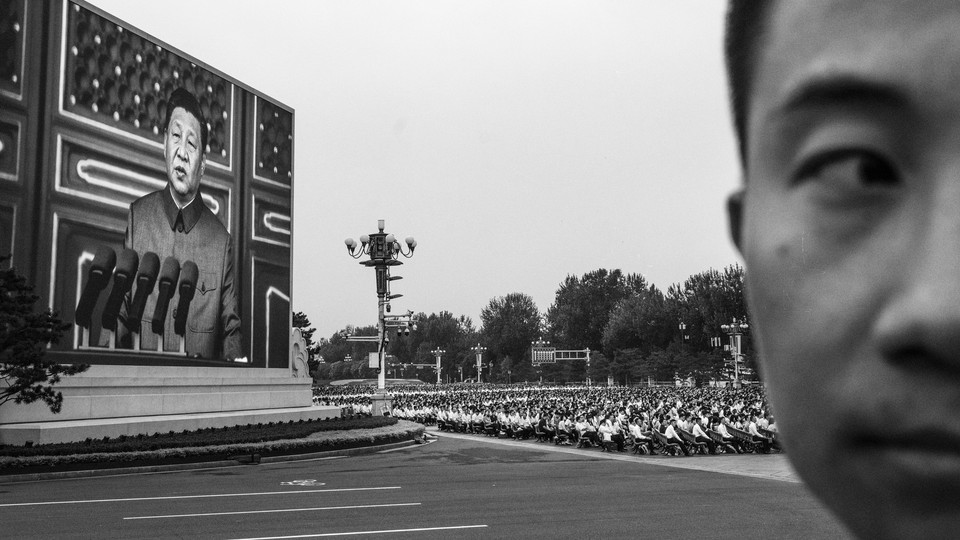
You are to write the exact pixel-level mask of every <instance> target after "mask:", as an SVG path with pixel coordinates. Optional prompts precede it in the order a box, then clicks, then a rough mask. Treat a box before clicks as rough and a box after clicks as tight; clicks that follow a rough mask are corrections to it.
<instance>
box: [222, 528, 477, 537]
mask: <svg viewBox="0 0 960 540" xmlns="http://www.w3.org/2000/svg"><path fill="white" fill-rule="evenodd" d="M486 527H487V526H486V525H453V526H450V527H421V528H418V529H385V530H382V531H350V532H336V533H318V534H298V535H295V536H260V537H257V538H238V539H236V540H287V539H290V538H323V537H325V536H353V535H357V534H390V533H408V532H427V531H453V530H457V529H485V528H486Z"/></svg>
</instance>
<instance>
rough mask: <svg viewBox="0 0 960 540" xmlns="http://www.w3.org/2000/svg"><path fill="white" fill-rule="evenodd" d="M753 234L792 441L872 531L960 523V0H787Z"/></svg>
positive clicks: (748, 194)
mask: <svg viewBox="0 0 960 540" xmlns="http://www.w3.org/2000/svg"><path fill="white" fill-rule="evenodd" d="M753 80H754V85H753V88H752V92H751V96H750V100H751V101H750V109H749V124H748V127H747V133H748V137H747V139H748V140H749V141H750V147H749V149H748V151H747V156H746V171H747V179H746V188H745V197H744V199H743V206H742V210H743V214H742V215H743V218H742V222H741V226H742V228H741V234H740V237H739V239H738V245H739V247H740V249H741V252H742V254H743V256H744V259H745V261H746V266H747V274H746V280H747V283H746V286H747V294H748V302H749V305H750V308H751V311H752V315H753V320H752V327H753V330H754V331H755V333H756V336H757V338H758V341H759V350H760V353H761V362H762V373H763V377H764V380H765V382H766V384H767V388H768V392H769V396H770V399H771V403H772V405H773V409H774V411H776V414H777V422H778V426H779V428H780V430H781V432H782V433H783V436H784V437H785V440H786V443H787V448H788V452H789V455H790V458H791V460H792V461H793V462H794V465H795V466H796V468H797V470H798V472H799V473H800V475H801V476H802V477H803V478H804V479H805V480H806V481H807V483H808V484H809V486H810V487H811V488H812V489H813V490H814V492H816V493H817V494H818V495H819V496H820V497H821V498H823V499H824V500H825V501H826V502H827V504H828V505H829V506H830V507H831V508H832V509H833V510H834V511H835V512H836V513H837V514H838V515H839V516H840V517H841V518H842V519H843V520H844V521H845V522H846V523H847V524H848V525H849V526H850V527H851V528H852V529H853V530H854V531H855V532H856V533H857V534H858V535H860V536H862V537H865V538H868V537H869V538H877V537H914V538H931V537H938V538H940V537H948V536H956V535H957V534H958V531H960V91H958V89H960V4H958V3H957V2H954V1H929V2H926V1H925V2H906V1H902V2H897V1H876V0H871V1H869V2H866V1H863V2H854V1H835V2H833V1H823V2H780V3H777V5H776V8H775V9H774V10H773V13H772V14H771V15H770V17H769V18H768V20H767V26H766V34H765V37H764V38H763V39H762V40H761V43H760V46H759V47H758V52H757V63H756V71H755V74H754V79H753Z"/></svg>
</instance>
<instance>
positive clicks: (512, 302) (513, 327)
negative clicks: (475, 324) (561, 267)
mask: <svg viewBox="0 0 960 540" xmlns="http://www.w3.org/2000/svg"><path fill="white" fill-rule="evenodd" d="M480 321H481V324H482V327H481V330H480V335H481V336H482V341H483V344H484V345H485V346H486V347H487V352H486V353H484V357H485V359H486V360H487V361H488V362H489V361H492V360H495V359H500V358H504V357H507V356H509V357H510V358H513V359H529V358H530V355H529V352H528V351H529V350H530V343H531V342H533V341H535V340H536V339H537V338H539V337H540V328H541V320H540V311H539V310H538V309H537V305H536V304H535V303H534V301H533V298H531V297H530V296H528V295H526V294H523V293H511V294H508V295H506V296H501V297H497V298H494V299H492V300H490V303H489V304H487V307H485V308H483V310H481V311H480ZM514 366H515V369H514V370H513V371H514V378H515V379H517V380H521V379H523V380H528V379H530V378H532V377H533V370H532V365H531V363H530V361H529V360H527V361H519V360H518V361H517V362H516V364H515V365H514Z"/></svg>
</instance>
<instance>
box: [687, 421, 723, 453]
mask: <svg viewBox="0 0 960 540" xmlns="http://www.w3.org/2000/svg"><path fill="white" fill-rule="evenodd" d="M690 433H692V434H693V436H694V437H695V438H696V440H697V442H698V443H703V444H706V445H707V448H708V449H709V450H710V453H711V454H716V453H717V443H715V442H714V441H713V439H711V438H710V436H709V435H707V433H706V432H705V431H703V428H702V427H701V426H700V423H699V422H693V429H692V430H690Z"/></svg>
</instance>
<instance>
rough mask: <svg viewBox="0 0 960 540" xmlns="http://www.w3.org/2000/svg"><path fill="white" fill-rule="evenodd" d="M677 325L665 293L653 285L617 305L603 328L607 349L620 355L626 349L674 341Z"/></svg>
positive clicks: (646, 350)
mask: <svg viewBox="0 0 960 540" xmlns="http://www.w3.org/2000/svg"><path fill="white" fill-rule="evenodd" d="M673 327H674V325H673V324H672V321H671V316H670V313H669V311H668V309H667V305H666V301H665V299H664V296H663V293H661V292H660V290H659V289H657V288H656V287H655V286H653V285H650V286H649V287H648V288H647V289H645V290H643V291H642V292H640V293H636V294H632V295H630V296H627V297H626V298H624V299H623V300H621V301H620V302H618V303H617V304H616V305H615V306H614V308H613V310H612V311H611V312H610V317H609V320H608V321H607V325H606V326H605V327H604V329H603V341H602V344H603V350H604V351H607V353H608V354H612V355H613V356H614V357H616V356H617V351H620V350H622V349H639V350H641V351H643V352H644V353H649V352H650V351H652V350H654V349H662V348H664V347H666V346H667V345H668V344H669V343H670V340H671V338H672V337H673V335H674V333H675V330H673Z"/></svg>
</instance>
